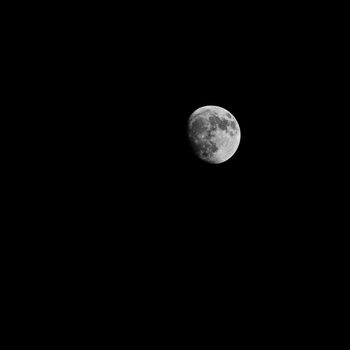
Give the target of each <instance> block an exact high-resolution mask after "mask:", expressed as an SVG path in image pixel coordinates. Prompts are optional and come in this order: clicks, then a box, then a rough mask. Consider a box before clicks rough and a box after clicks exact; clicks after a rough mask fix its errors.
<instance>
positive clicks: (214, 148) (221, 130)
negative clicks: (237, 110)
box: [188, 106, 241, 164]
mask: <svg viewBox="0 0 350 350" xmlns="http://www.w3.org/2000/svg"><path fill="white" fill-rule="evenodd" d="M188 134H189V138H190V141H191V145H192V146H193V149H194V151H195V153H196V154H197V156H199V158H201V159H202V160H204V161H206V162H209V163H214V164H218V163H223V162H225V161H226V160H228V159H229V158H231V157H232V156H233V155H234V153H235V152H236V150H237V148H238V145H239V142H240V139H241V131H240V128H239V125H238V122H237V120H236V118H235V117H234V116H233V115H232V114H231V113H230V112H228V111H227V110H226V109H224V108H221V107H217V106H205V107H201V108H198V109H197V110H195V111H194V112H193V113H192V114H191V116H190V118H189V122H188Z"/></svg>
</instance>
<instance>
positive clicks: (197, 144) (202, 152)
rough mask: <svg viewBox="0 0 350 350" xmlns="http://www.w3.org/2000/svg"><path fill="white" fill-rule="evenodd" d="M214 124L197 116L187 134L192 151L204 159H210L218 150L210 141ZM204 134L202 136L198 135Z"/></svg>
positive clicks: (214, 128) (214, 127)
mask: <svg viewBox="0 0 350 350" xmlns="http://www.w3.org/2000/svg"><path fill="white" fill-rule="evenodd" d="M215 130H216V126H215V125H214V124H212V123H208V122H207V121H206V120H204V119H201V118H198V119H196V120H195V121H194V122H193V123H192V126H191V127H190V130H189V135H190V140H191V144H192V146H193V149H194V151H195V152H196V153H197V154H198V155H199V156H200V157H201V158H204V159H210V158H212V156H213V155H214V153H215V152H217V151H218V148H217V146H216V145H215V143H214V142H213V141H211V138H212V136H213V135H214V131H215ZM201 135H204V137H203V138H201V137H200V136H201Z"/></svg>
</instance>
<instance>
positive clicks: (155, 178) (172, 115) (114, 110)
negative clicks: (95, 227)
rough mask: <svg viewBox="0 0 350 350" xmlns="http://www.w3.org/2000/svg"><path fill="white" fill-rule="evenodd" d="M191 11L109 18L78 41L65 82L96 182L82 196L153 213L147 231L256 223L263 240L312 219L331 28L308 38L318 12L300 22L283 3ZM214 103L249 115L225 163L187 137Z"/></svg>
mask: <svg viewBox="0 0 350 350" xmlns="http://www.w3.org/2000/svg"><path fill="white" fill-rule="evenodd" d="M265 13H268V10H266V12H265ZM182 14H183V17H182V18H181V21H180V20H179V17H177V16H176V15H173V16H170V15H169V17H167V18H166V19H164V18H163V19H162V17H161V16H160V17H157V18H158V19H154V20H152V21H146V22H145V21H143V20H142V19H140V20H138V19H135V18H134V20H133V22H132V25H131V24H130V23H129V24H130V25H129V26H121V25H120V23H116V21H115V20H113V19H111V20H110V21H108V20H106V19H105V20H104V21H102V23H103V24H102V25H101V26H100V27H99V28H100V30H101V35H98V34H96V30H95V29H96V26H92V25H91V28H92V29H93V30H92V29H91V31H88V32H87V33H89V35H86V37H87V40H86V42H85V43H84V40H81V37H79V40H76V42H77V43H79V45H78V47H77V45H75V39H73V41H74V43H73V44H72V50H73V52H76V55H74V56H73V57H75V58H74V61H73V62H74V67H73V69H71V70H70V71H69V72H70V73H71V74H68V76H67V79H66V80H62V81H63V86H64V88H62V89H61V94H62V98H63V100H64V101H67V100H68V101H69V103H71V106H72V108H69V110H70V113H71V114H69V115H68V116H67V125H68V126H69V127H68V128H67V129H68V130H69V131H68V132H70V133H71V137H72V139H73V140H76V143H77V144H76V147H74V151H73V152H71V155H70V157H69V159H70V160H71V162H72V166H73V167H74V168H75V169H76V170H77V174H79V175H77V182H78V187H81V188H83V189H85V188H86V186H88V187H89V189H90V190H89V191H91V193H90V192H84V190H83V193H84V194H83V195H84V196H87V197H88V198H90V200H89V199H88V198H87V202H88V203H90V202H89V201H91V202H92V203H99V208H100V209H99V210H101V215H103V216H104V215H106V214H105V213H110V212H113V210H116V211H117V212H120V213H121V217H122V218H124V219H125V218H130V224H131V225H133V224H135V223H139V222H145V226H144V228H143V229H141V232H143V230H146V229H147V230H149V229H150V230H152V231H154V232H164V231H168V230H172V229H173V228H174V227H175V228H176V230H178V231H179V232H185V231H186V232H187V231H189V232H192V233H193V234H194V236H193V237H192V238H193V241H195V240H196V234H197V233H194V232H197V231H198V230H199V231H201V232H203V231H202V230H204V231H210V230H209V229H208V228H212V230H211V231H210V232H211V233H209V235H211V236H212V232H215V235H216V234H217V235H218V237H220V236H221V235H223V237H225V238H224V239H228V240H229V239H232V238H229V237H233V236H232V234H231V232H232V231H234V232H239V237H241V238H242V237H244V234H243V232H247V231H254V232H256V233H254V234H255V235H256V238H257V240H258V242H259V238H258V237H260V233H257V232H261V231H268V232H271V234H272V235H274V232H278V231H280V230H281V229H284V228H286V227H293V223H296V222H298V221H299V219H300V220H302V218H304V217H305V216H306V215H307V214H306V211H307V210H306V207H303V205H306V203H307V202H308V200H311V197H312V196H314V195H315V193H316V190H315V188H316V186H317V185H316V184H317V180H315V177H314V176H313V174H314V173H315V169H316V168H317V167H319V166H320V165H319V160H320V159H319V158H320V156H318V155H317V153H316V152H315V151H316V149H317V144H315V143H314V142H312V141H311V140H310V134H312V135H313V134H315V133H317V131H316V129H315V125H316V128H318V127H320V125H321V124H322V123H320V120H322V118H323V117H321V113H319V111H318V110H317V106H318V105H319V103H318V101H319V100H320V98H321V96H322V94H323V92H322V81H321V78H320V75H319V74H318V71H319V63H318V61H317V60H316V57H317V54H318V53H317V52H318V51H317V50H318V48H317V40H320V39H317V37H316V38H314V37H313V40H312V45H311V44H310V40H309V39H310V36H311V33H310V32H308V31H307V28H308V26H309V21H308V17H307V15H304V17H303V18H300V21H299V27H298V28H299V29H296V28H295V26H294V25H293V20H292V17H293V16H291V17H288V16H287V14H286V13H284V15H283V16H282V17H275V16H272V15H271V17H267V16H262V15H261V13H260V12H259V11H258V10H257V11H256V12H251V11H248V12H245V13H244V12H243V14H242V15H238V14H237V15H235V16H233V18H234V19H235V20H234V21H233V20H232V18H231V20H228V18H226V19H227V20H225V18H222V20H220V23H216V22H215V21H209V20H208V21H207V22H206V21H204V22H205V25H199V23H198V22H193V21H191V20H190V19H191V16H190V15H189V13H187V12H182ZM200 23H201V24H203V23H202V22H200ZM90 32H91V33H90ZM307 33H309V34H307ZM85 34H86V33H85ZM90 34H91V35H90ZM92 34H94V35H92ZM102 34H103V35H102ZM79 35H82V32H81V31H79ZM82 37H83V38H84V35H83V36H82ZM74 50H76V51H74ZM69 62H70V65H71V61H69ZM70 68H72V67H70ZM325 103H326V102H325ZM204 105H218V106H222V107H224V108H226V109H228V110H229V111H230V112H231V113H233V114H234V115H235V116H236V118H237V120H238V122H239V124H240V127H241V133H242V138H241V144H240V146H239V149H238V151H237V153H236V154H235V155H234V156H233V157H232V158H231V159H230V160H229V161H227V162H225V163H223V164H220V165H208V164H205V163H203V162H201V161H199V160H197V159H196V158H194V157H193V155H192V153H191V151H190V149H189V148H188V143H187V135H186V122H187V119H188V117H189V115H190V114H191V113H192V112H193V111H194V110H195V109H197V108H198V107H200V106H204ZM325 108H326V107H325ZM325 108H322V109H323V110H322V113H324V110H325ZM72 117H73V118H72ZM316 120H317V123H315V121H316ZM69 123H71V125H70V124H69ZM76 135H78V137H76ZM75 152H76V153H75ZM324 156H326V157H327V154H324ZM305 189H307V191H306V192H305V191H304V190H305ZM79 193H80V192H79ZM305 193H306V195H305ZM301 197H303V198H304V199H303V203H304V204H303V205H302V204H300V205H299V206H295V203H297V202H298V201H299V200H300V198H301ZM117 207H118V209H117ZM92 208H95V206H94V205H92ZM296 211H297V212H298V214H296V213H295V212H296ZM102 213H103V214H102ZM223 213H224V214H223ZM296 217H299V218H298V219H296V220H295V218H296ZM208 218H209V220H208ZM109 219H112V218H109ZM124 219H121V220H124ZM128 220H129V219H128ZM107 222H109V220H107ZM218 223H219V225H220V226H219V227H220V228H218ZM215 235H214V237H216V236H215ZM189 237H190V238H191V234H189ZM234 237H235V236H234ZM214 240H215V238H214Z"/></svg>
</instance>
